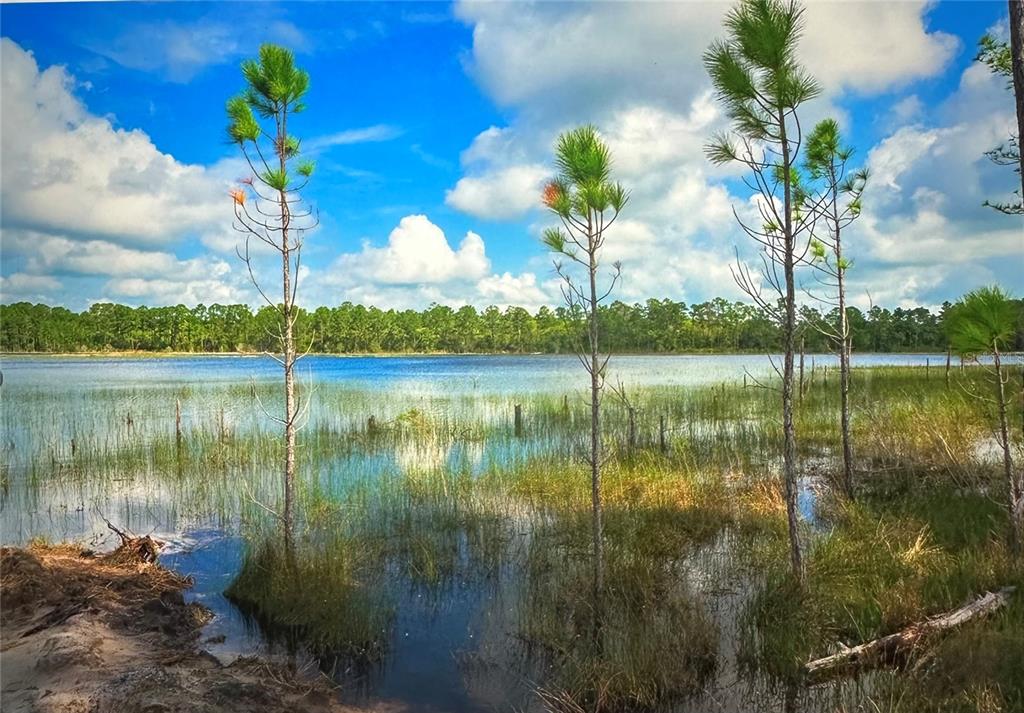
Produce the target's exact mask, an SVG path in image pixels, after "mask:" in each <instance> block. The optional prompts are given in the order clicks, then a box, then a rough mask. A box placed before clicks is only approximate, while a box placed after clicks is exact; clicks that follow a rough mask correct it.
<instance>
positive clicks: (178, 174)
mask: <svg viewBox="0 0 1024 713" xmlns="http://www.w3.org/2000/svg"><path fill="white" fill-rule="evenodd" d="M0 60H2V62H0V64H2V70H0V71H2V91H3V97H4V101H3V106H2V108H0V133H2V151H3V156H4V161H3V166H2V167H0V178H2V183H3V189H2V194H0V196H2V205H3V225H4V226H16V227H21V228H29V229H36V230H42V231H48V232H56V233H71V234H75V235H89V236H92V237H102V238H104V239H108V240H113V241H116V242H125V243H135V244H144V245H160V244H166V243H168V242H171V241H174V240H176V239H178V238H179V237H180V236H181V235H183V234H187V233H189V232H195V233H201V232H203V231H205V230H211V229H213V227H214V226H216V225H217V224H219V223H223V221H224V212H225V201H224V195H225V191H226V186H227V183H226V182H224V181H219V180H217V179H216V178H214V177H213V176H211V175H209V173H208V172H207V171H206V170H205V169H204V168H203V167H201V166H192V165H188V164H183V163H181V162H179V161H177V160H175V159H174V157H172V156H170V155H168V154H165V153H162V152H160V151H159V150H158V149H157V148H156V147H155V146H154V145H153V142H152V141H151V140H150V138H149V137H148V136H147V135H146V134H145V133H143V132H141V131H138V130H134V131H130V130H125V129H118V128H115V127H114V126H113V124H111V122H110V120H108V119H106V118H100V117H96V116H93V115H91V114H90V113H89V112H88V111H87V110H86V109H85V107H84V105H83V104H82V103H81V102H80V101H79V100H78V99H77V97H75V95H74V94H73V89H74V88H75V80H74V78H73V77H71V75H69V74H68V73H67V71H66V70H65V69H64V68H63V67H60V66H52V67H49V68H47V69H45V70H42V71H40V69H39V67H38V65H37V64H36V61H35V58H34V57H33V56H32V54H31V53H29V52H26V51H25V50H23V49H22V48H21V47H19V46H18V45H17V44H15V43H14V42H12V41H11V40H9V39H6V38H5V39H3V40H0Z"/></svg>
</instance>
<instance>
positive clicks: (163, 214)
mask: <svg viewBox="0 0 1024 713" xmlns="http://www.w3.org/2000/svg"><path fill="white" fill-rule="evenodd" d="M727 8H728V4H716V3H677V4H667V3H631V4H625V3H597V4H586V3H571V4H559V3H544V4H527V3H517V4H502V3H488V4H476V3H456V4H454V5H449V4H443V3H383V4H358V3H330V4H316V3H290V4H277V3H249V4H244V5H243V4H236V3H158V4H133V3H125V4H106V3H80V4H79V3H68V4H60V5H42V4H40V5H34V4H24V5H9V4H8V5H3V6H2V7H0V20H2V23H0V26H2V34H3V37H4V42H3V57H2V59H3V69H2V71H3V108H2V112H3V115H2V118H3V123H2V131H0V134H2V141H3V154H2V164H3V165H2V171H3V175H2V179H3V181H2V188H0V191H2V196H0V197H2V207H3V215H2V222H0V230H2V236H0V237H2V248H3V252H2V261H0V262H2V264H0V275H2V279H3V282H2V283H0V293H2V295H0V296H2V298H3V300H4V301H8V302H10V301H17V300H23V299H27V300H32V301H36V300H38V301H45V302H49V303H60V304H65V305H68V306H70V307H73V308H76V309H80V308H83V307H85V306H88V304H90V303H92V302H96V301H105V300H112V301H121V302H128V303H133V304H141V303H145V304H167V303H177V302H184V303H186V304H195V303H197V302H204V303H207V304H209V303H212V302H215V301H220V302H225V301H245V302H251V303H253V304H256V303H257V299H256V295H255V293H254V292H253V290H252V289H251V288H250V286H249V285H248V283H247V280H246V275H245V272H244V269H243V268H242V266H241V265H240V264H239V261H238V260H237V258H236V257H235V255H234V245H235V242H236V241H235V237H234V235H233V234H232V233H231V230H230V220H231V207H230V199H229V198H227V190H228V188H229V187H230V185H232V184H233V183H234V182H235V181H236V180H237V179H238V178H241V177H243V176H244V175H245V171H244V167H243V166H242V165H241V163H240V162H239V159H238V155H237V153H236V151H235V149H234V148H233V147H232V146H230V145H228V144H227V143H226V141H225V139H224V124H225V122H224V111H223V105H224V101H225V100H226V99H227V97H229V96H230V95H231V94H232V93H234V92H236V91H237V90H238V89H239V88H240V86H241V78H240V75H239V71H238V64H239V62H240V61H241V60H242V59H243V58H245V57H248V56H251V55H253V54H254V52H255V50H256V48H257V47H258V45H259V44H260V43H261V42H268V41H269V42H278V43H282V44H285V45H287V46H289V47H292V48H293V49H294V50H295V52H296V56H297V61H298V63H299V64H300V65H301V66H303V67H304V68H305V69H307V70H308V71H309V73H310V75H311V78H312V85H311V90H310V93H309V96H308V102H307V103H308V106H309V109H308V111H307V113H305V114H304V115H302V116H301V118H300V119H299V120H298V121H297V122H296V123H295V124H293V127H294V129H295V132H296V133H297V134H298V135H299V136H301V137H303V139H304V141H305V146H306V147H307V149H310V148H312V153H313V154H314V157H315V158H316V160H317V166H318V169H317V175H316V178H315V180H314V182H313V183H312V185H311V187H310V189H309V190H307V192H306V197H307V198H308V200H309V201H310V202H311V203H312V204H314V205H316V206H317V208H318V209H319V211H320V214H321V217H322V220H323V222H322V226H321V228H320V229H319V230H318V231H317V232H316V233H315V234H313V235H311V236H310V238H309V240H308V242H307V248H306V251H307V255H306V260H305V264H306V266H307V268H306V271H305V272H304V274H303V278H304V282H303V287H302V296H301V297H300V300H301V301H302V302H303V303H305V304H307V305H319V304H328V305H333V304H339V303H340V302H342V301H345V300H350V301H355V302H364V303H373V304H378V305H380V306H384V307H391V306H395V307H406V306H412V307H425V306H427V305H428V304H430V303H431V302H435V301H436V302H443V303H448V304H452V305H458V304H464V303H467V302H468V303H473V304H477V305H486V304H491V303H496V304H501V305H505V304H523V305H525V306H527V307H530V308H535V307H537V306H539V305H540V304H543V303H556V302H557V301H558V291H557V287H556V283H555V281H554V279H553V275H552V271H551V269H550V260H549V257H548V256H547V255H545V253H544V252H543V249H542V248H541V247H540V244H539V242H538V240H537V236H538V234H539V233H540V231H541V230H542V229H543V227H544V226H545V225H546V223H547V218H546V216H545V215H544V213H543V212H542V211H541V210H540V209H539V207H538V205H537V203H538V201H537V195H538V191H539V186H540V185H541V184H542V182H543V180H544V178H545V177H546V176H548V175H550V173H551V167H550V147H551V145H552V142H553V141H554V139H555V137H556V136H557V134H558V132H559V131H560V130H563V129H565V128H567V127H569V126H572V125H575V124H579V123H584V122H593V123H595V124H597V125H598V127H599V128H600V130H601V131H602V133H603V134H604V135H605V137H606V139H607V140H608V142H609V144H610V145H611V147H612V150H613V152H614V154H615V159H616V167H617V169H618V176H619V178H620V179H621V180H622V181H623V183H625V184H626V185H627V186H628V187H629V188H631V190H632V193H633V201H632V204H631V205H630V207H629V209H628V210H627V212H626V213H625V214H624V216H623V221H622V223H621V225H620V226H619V228H618V231H617V232H615V233H614V234H610V235H609V238H608V245H609V248H608V258H609V259H621V260H622V261H623V263H624V266H625V276H626V280H625V282H624V283H623V286H622V288H621V292H620V293H619V296H620V297H621V298H622V299H626V300H630V301H632V300H639V299H643V298H646V297H650V296H653V297H672V298H675V299H684V300H686V301H699V300H703V299H708V298H711V297H714V296H718V295H722V296H726V297H730V298H734V297H738V296H739V293H738V291H737V289H736V287H735V285H734V284H733V282H732V279H731V276H730V273H729V269H728V267H729V263H730V261H731V260H732V259H733V256H734V249H735V248H738V249H739V251H740V254H741V256H744V257H749V255H750V253H749V247H748V246H747V245H746V241H745V239H744V237H743V235H742V234H741V233H740V232H739V230H738V229H737V228H736V225H735V221H734V219H733V218H732V214H731V211H732V208H733V207H734V206H735V207H736V208H737V209H738V210H739V211H740V212H741V213H744V211H746V210H749V209H750V204H749V203H748V196H747V194H746V193H745V191H744V190H743V187H742V184H741V183H740V182H739V180H738V176H737V174H736V172H735V171H733V170H728V169H725V170H723V169H716V168H713V167H711V166H709V165H708V164H707V162H706V161H705V160H704V157H703V154H702V145H703V142H704V141H706V139H707V137H709V136H710V135H711V134H712V133H714V132H715V131H716V130H718V129H721V128H724V125H725V124H724V120H723V119H722V117H721V115H720V113H719V112H718V110H717V108H716V106H715V104H714V101H713V99H712V97H711V96H710V94H709V82H708V80H707V77H706V75H705V73H704V72H703V69H702V68H701V65H700V55H701V53H702V52H703V50H704V48H705V47H706V45H707V43H708V41H709V39H710V38H711V37H713V36H715V35H716V34H719V27H720V21H721V15H722V13H723V12H724V11H725V10H727ZM1005 12H1006V10H1005V3H1002V2H994V3H982V2H958V3H938V4H932V3H926V2H898V3H884V2H869V3H863V4H860V3H846V4H838V3H813V2H812V3H810V4H809V6H808V9H807V31H806V33H805V40H804V43H803V46H802V50H801V52H802V54H803V56H804V58H805V60H806V62H807V64H808V66H809V67H810V69H811V70H812V72H814V73H815V74H816V75H817V76H818V77H819V79H820V80H821V82H822V84H823V87H824V89H825V91H824V94H823V97H822V98H821V99H819V100H816V101H815V102H814V103H813V104H812V105H810V106H808V107H807V108H806V111H805V117H806V123H808V124H809V123H811V122H813V121H814V120H817V119H819V118H822V117H824V116H826V115H832V116H836V117H838V118H839V120H840V121H841V123H842V126H843V128H844V130H845V131H846V133H847V135H848V137H849V139H850V141H851V143H853V144H854V145H855V146H856V147H857V149H858V153H857V156H858V159H859V160H860V161H861V162H863V163H865V164H867V165H868V166H870V167H871V169H872V172H873V174H874V179H873V181H872V185H871V187H870V188H869V192H868V194H867V196H866V201H865V206H866V207H865V215H864V216H863V218H862V219H861V220H860V221H859V223H858V224H857V225H856V227H855V228H854V229H853V231H852V232H851V234H850V237H849V238H848V242H847V245H848V247H849V249H850V250H851V251H852V252H853V253H854V255H855V260H856V268H855V270H854V273H855V277H854V279H853V289H854V292H855V294H854V299H855V301H857V302H858V303H860V304H862V305H866V304H868V303H869V302H874V303H880V304H886V305H890V306H895V305H900V304H907V305H909V304H917V303H923V304H926V305H935V304H938V303H940V302H942V301H943V300H945V299H954V298H955V297H956V296H957V295H959V294H960V293H962V292H963V291H965V290H966V289H970V288H972V287H974V286H977V285H978V284H982V283H985V282H992V281H999V282H1002V283H1003V284H1004V285H1005V286H1007V287H1009V288H1010V289H1011V290H1014V291H1016V292H1022V291H1024V284H1022V282H1021V280H1022V278H1021V277H1020V274H1021V273H1022V268H1024V258H1022V255H1024V225H1022V222H1021V220H1020V219H1019V218H1010V217H1006V216H1002V215H999V214H997V213H995V212H994V211H991V210H988V209H985V208H983V207H981V202H982V200H984V199H985V198H986V197H995V198H998V197H1000V196H1005V195H1006V194H1007V193H1008V192H1009V191H1010V190H1012V188H1013V180H1014V175H1013V174H1012V173H1011V172H1010V171H1008V170H1007V169H1005V168H1000V167H997V166H994V165H991V164H990V163H989V162H988V161H987V160H986V159H985V157H984V156H983V152H984V150H985V149H987V148H991V147H992V146H994V145H996V144H998V143H999V142H1000V141H1002V140H1003V139H1004V138H1005V136H1007V135H1008V132H1009V131H1010V130H1012V127H1013V116H1012V106H1013V105H1012V97H1011V95H1010V94H1009V93H1007V92H1006V91H1005V87H1004V86H1002V84H1001V82H999V81H998V80H996V79H994V78H992V77H991V76H990V75H989V74H988V72H987V71H985V69H984V68H983V67H981V66H980V65H977V64H976V63H974V62H973V56H974V53H975V48H976V43H977V39H978V37H980V35H981V34H983V33H984V32H985V31H988V30H993V31H995V32H1003V31H1004V29H1003V28H1004V26H1005V24H1004V23H1005V18H1004V15H1005ZM1001 23H1003V24H1001ZM594 47H599V48H601V50H602V51H601V53H600V56H598V57H595V56H593V54H592V52H593V48H594ZM265 267H266V270H267V271H266V273H265V279H266V280H267V281H271V280H272V279H273V270H272V263H271V261H270V260H269V256H268V258H267V261H266V263H265Z"/></svg>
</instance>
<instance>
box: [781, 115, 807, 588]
mask: <svg viewBox="0 0 1024 713" xmlns="http://www.w3.org/2000/svg"><path fill="white" fill-rule="evenodd" d="M778 120H779V127H780V137H781V144H782V170H783V175H784V179H783V191H784V195H783V199H784V204H783V209H784V210H785V217H784V226H783V230H784V231H785V232H784V233H783V239H784V240H785V255H784V265H783V267H784V272H785V279H786V316H785V323H784V325H783V340H784V344H785V350H786V353H785V357H784V359H783V369H782V439H783V444H782V471H783V483H784V487H785V495H786V518H787V521H788V524H789V558H790V564H791V565H792V568H793V576H794V577H795V578H796V579H797V581H799V582H801V583H803V578H804V568H803V557H802V556H801V553H800V530H799V519H798V514H797V503H796V498H797V482H796V429H795V427H794V425H793V353H794V351H795V350H796V285H795V281H794V275H793V272H794V268H795V264H794V263H795V252H796V246H795V240H794V236H793V216H792V207H793V196H792V186H791V185H790V167H791V166H792V159H791V157H790V153H789V141H788V139H787V138H786V117H785V114H784V113H783V112H782V110H779V115H778Z"/></svg>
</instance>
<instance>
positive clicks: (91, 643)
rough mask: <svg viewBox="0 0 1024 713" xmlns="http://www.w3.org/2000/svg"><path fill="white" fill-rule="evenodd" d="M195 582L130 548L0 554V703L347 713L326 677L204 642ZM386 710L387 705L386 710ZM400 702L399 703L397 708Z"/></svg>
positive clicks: (72, 710) (72, 709)
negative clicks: (191, 591)
mask: <svg viewBox="0 0 1024 713" xmlns="http://www.w3.org/2000/svg"><path fill="white" fill-rule="evenodd" d="M190 584H191V583H190V581H189V580H188V579H187V578H184V577H182V576H180V575H178V574H176V573H174V572H171V571H169V570H167V569H164V568H163V567H161V566H160V565H158V564H153V563H150V562H146V561H144V558H142V557H139V556H138V554H137V553H135V552H131V551H126V549H125V548H124V547H122V548H119V549H118V550H116V551H115V552H113V553H111V554H108V555H97V554H94V553H92V552H90V551H89V550H86V549H83V548H81V547H79V546H77V545H33V546H30V547H28V548H25V549H21V548H6V547H5V548H3V549H2V550H0V635H2V636H0V639H2V645H0V700H2V704H3V710H4V711H5V712H6V711H11V712H12V713H13V712H15V711H19V712H20V711H26V712H33V713H107V712H108V711H118V713H178V712H181V713H185V711H197V712H199V713H241V712H243V711H244V712H246V713H248V712H253V713H255V712H256V711H260V712H265V713H291V712H295V713H346V712H348V711H353V710H356V709H353V708H350V707H347V706H344V705H342V704H341V703H340V702H338V697H337V695H336V691H335V690H334V689H333V688H332V686H331V685H330V684H329V683H328V682H327V680H326V679H324V678H316V677H315V676H313V675H297V674H295V673H293V672H290V671H289V670H288V669H287V667H285V666H284V665H282V664H279V663H275V662H271V661H267V660H262V659H259V658H253V657H248V658H240V659H238V660H236V661H234V662H233V663H231V664H229V665H223V664H221V663H220V662H219V661H218V660H217V659H216V658H214V657H213V656H212V655H210V654H209V653H207V652H206V651H205V650H204V649H203V642H202V640H201V638H202V627H203V624H204V623H205V622H206V621H208V620H209V616H210V614H209V612H208V611H207V610H206V609H205V608H204V607H202V606H200V605H198V604H194V603H192V604H189V603H186V602H185V600H184V597H183V596H182V592H183V591H184V590H185V589H187V588H188V587H189V586H190ZM378 710H379V709H378ZM394 710H401V708H395V709H394Z"/></svg>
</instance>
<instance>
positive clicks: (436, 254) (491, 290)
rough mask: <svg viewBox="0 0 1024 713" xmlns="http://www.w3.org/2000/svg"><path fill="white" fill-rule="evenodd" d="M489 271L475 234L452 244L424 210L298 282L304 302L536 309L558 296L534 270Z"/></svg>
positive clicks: (479, 239) (405, 218)
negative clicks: (377, 242)
mask: <svg viewBox="0 0 1024 713" xmlns="http://www.w3.org/2000/svg"><path fill="white" fill-rule="evenodd" d="M490 270H491V262H490V260H489V259H488V258H487V255H486V249H485V246H484V241H483V238H481V237H480V236H479V235H477V234H476V233H474V232H472V231H470V232H468V233H466V235H465V237H464V238H463V239H462V242H461V243H459V246H458V248H453V247H452V245H451V244H450V243H449V242H448V239H447V237H446V236H445V234H444V232H443V231H442V230H441V228H439V227H438V226H437V225H435V224H434V223H432V222H431V221H430V219H429V218H427V217H426V216H425V215H408V216H406V217H404V218H402V220H401V221H400V222H399V224H398V226H397V227H396V228H395V229H394V230H392V231H391V234H390V235H389V236H388V241H387V244H386V245H384V246H382V247H375V246H374V245H373V244H371V243H370V242H369V241H367V242H364V243H363V246H362V249H361V250H360V251H359V252H355V253H345V254H342V255H339V256H338V257H337V258H335V260H334V261H333V262H332V263H331V264H330V265H329V266H328V267H327V268H326V269H323V270H315V271H313V273H312V274H311V275H310V279H309V280H308V281H307V283H306V284H305V285H304V287H303V301H304V303H308V304H311V305H312V304H317V305H319V304H328V305H333V304H339V303H341V302H344V301H350V302H357V303H362V304H372V305H376V306H378V307H382V308H396V309H406V308H416V309H422V308H423V307H424V306H426V305H427V304H430V303H432V302H436V303H438V304H445V305H450V306H460V305H465V304H472V305H476V306H480V307H483V306H487V305H491V304H498V305H502V306H505V305H509V304H516V305H523V306H528V307H534V308H536V307H539V306H540V305H542V304H551V303H552V302H554V301H555V299H554V297H557V294H558V292H557V288H555V289H554V290H553V291H552V290H549V289H546V286H543V285H539V284H538V282H537V278H536V276H535V275H534V274H533V273H529V272H524V273H522V274H519V275H513V274H512V273H509V272H505V273H502V274H492V273H491V272H490Z"/></svg>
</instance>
